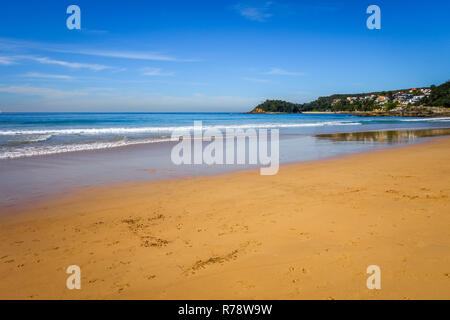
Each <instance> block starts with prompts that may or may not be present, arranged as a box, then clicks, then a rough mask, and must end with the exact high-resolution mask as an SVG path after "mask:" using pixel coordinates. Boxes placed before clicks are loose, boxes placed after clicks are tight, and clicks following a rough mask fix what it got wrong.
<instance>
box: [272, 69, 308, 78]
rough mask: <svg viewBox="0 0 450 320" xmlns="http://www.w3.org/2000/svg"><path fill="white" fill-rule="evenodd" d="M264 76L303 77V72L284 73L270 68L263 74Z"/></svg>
mask: <svg viewBox="0 0 450 320" xmlns="http://www.w3.org/2000/svg"><path fill="white" fill-rule="evenodd" d="M264 74H269V75H280V76H304V75H305V73H304V72H293V71H286V70H283V69H280V68H271V69H270V70H269V71H267V72H264Z"/></svg>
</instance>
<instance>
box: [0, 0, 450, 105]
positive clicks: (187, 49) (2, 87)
mask: <svg viewBox="0 0 450 320" xmlns="http://www.w3.org/2000/svg"><path fill="white" fill-rule="evenodd" d="M71 4H76V5H78V6H79V7H80V8H81V30H68V29H67V27H66V19H67V17H68V16H69V15H68V14H67V13H66V9H67V7H68V6H69V5H71ZM371 4H376V5H378V6H379V7H380V9H381V30H369V29H367V27H366V20H367V18H368V17H369V14H366V8H367V7H368V6H369V5H371ZM449 12H450V1H443V0H441V1H436V0H428V1H426V2H422V1H406V0H404V1H402V0H400V1H393V0H389V1H378V0H377V1H361V0H360V1H352V0H346V1H313V0H310V1H309V0H308V1H239V0H238V1H219V0H215V1H212V0H205V1H200V0H185V1H170V0H165V1H152V0H147V1H137V0H136V1H119V0H118V1H112V0H109V1H100V0H89V1H82V0H71V1H64V0H55V1H45V0H40V1H38V0H26V1H24V0H15V1H8V2H6V1H4V2H2V8H1V10H0V110H2V111H30V112H32V111H82V112H87V111H130V112H135V111H149V112H152V111H154V112H164V111H211V112H214V111H248V110H250V109H251V108H252V107H253V106H254V105H255V104H256V103H259V102H261V101H263V100H264V99H266V98H274V99H285V100H288V101H293V102H306V101H310V100H312V99H315V98H316V97H318V96H321V95H329V94H333V93H356V92H367V91H372V90H385V89H396V88H409V87H417V86H427V85H430V84H440V83H442V82H444V81H447V80H449V79H450V76H449V75H450V72H449V71H450V22H449V21H450V19H449V18H448V13H449Z"/></svg>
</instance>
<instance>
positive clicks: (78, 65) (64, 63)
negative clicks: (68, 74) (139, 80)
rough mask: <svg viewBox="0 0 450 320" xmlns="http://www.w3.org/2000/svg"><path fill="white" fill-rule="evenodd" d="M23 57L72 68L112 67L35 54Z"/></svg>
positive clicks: (94, 68)
mask: <svg viewBox="0 0 450 320" xmlns="http://www.w3.org/2000/svg"><path fill="white" fill-rule="evenodd" d="M21 58H24V59H29V60H33V61H37V62H39V63H42V64H55V65H59V66H63V67H68V68H72V69H82V68H85V69H91V70H94V71H101V70H105V69H109V68H110V67H108V66H105V65H101V64H89V63H80V62H69V61H63V60H55V59H51V58H47V57H35V56H21Z"/></svg>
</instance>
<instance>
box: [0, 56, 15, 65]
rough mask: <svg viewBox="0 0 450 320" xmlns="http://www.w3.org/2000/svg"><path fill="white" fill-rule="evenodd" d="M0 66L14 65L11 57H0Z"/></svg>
mask: <svg viewBox="0 0 450 320" xmlns="http://www.w3.org/2000/svg"><path fill="white" fill-rule="evenodd" d="M0 64H1V65H4V66H9V65H12V64H15V61H14V59H13V58H11V57H1V56H0Z"/></svg>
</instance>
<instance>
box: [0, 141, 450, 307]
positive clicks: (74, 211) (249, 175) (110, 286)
mask: <svg viewBox="0 0 450 320" xmlns="http://www.w3.org/2000/svg"><path fill="white" fill-rule="evenodd" d="M449 146H450V138H449V137H440V138H436V139H433V140H432V141H429V142H427V143H421V144H415V145H408V146H404V147H400V148H393V149H387V150H379V151H376V152H370V153H363V154H352V155H347V156H343V157H339V158H335V159H323V160H320V161H312V162H306V163H300V164H298V163H291V164H286V165H283V166H282V167H280V172H279V174H278V175H275V176H271V177H262V176H259V175H257V174H255V172H254V170H248V171H240V172H233V173H227V174H223V175H217V176H207V177H205V176H201V177H192V178H189V179H175V180H168V181H166V180H165V181H151V182H142V183H127V184H121V185H117V186H108V187H95V188H88V189H84V190H79V192H77V193H73V194H68V195H65V196H64V197H61V198H58V199H53V200H52V201H51V202H46V203H42V204H40V205H39V207H36V208H34V209H32V210H29V211H27V212H22V213H20V214H17V215H14V216H9V217H3V218H2V219H1V226H0V228H1V229H2V232H1V233H0V240H1V242H0V251H2V253H3V254H2V257H0V277H1V278H2V279H3V280H2V282H1V283H0V297H2V298H5V299H11V298H25V299H34V298H37V299H39V298H43V299H56V298H62V299H81V298H87V299H98V298H120V299H128V298H137V299H147V298H149V299H186V298H200V299H220V298H228V299H253V298H256V299H274V298H276V299H315V298H317V299H329V298H333V299H407V298H412V299H414V298H418V299H420V298H435V299H448V298H449V297H450V289H448V288H449V286H448V281H449V272H450V270H449V269H448V268H449V267H450V250H449V248H450V240H449V239H450V237H449V231H448V228H447V227H446V226H448V225H449V224H450V215H448V206H449V200H448V199H449V196H450V189H449V186H448V183H446V181H445V179H443V178H442V177H446V176H448V174H450V171H449V170H450V168H449V161H448V160H449V158H450V148H449ZM236 185H239V188H236ZM105 200H106V201H105ZM72 264H77V265H80V267H81V269H82V274H83V282H82V288H83V289H82V290H79V291H78V290H74V291H69V290H67V289H65V286H64V284H65V279H66V276H67V275H66V274H65V268H66V267H67V266H68V265H72ZM370 264H379V265H380V267H381V269H382V272H383V276H382V279H383V280H382V290H380V291H377V290H375V291H370V290H368V289H367V288H365V280H366V278H367V276H366V274H365V268H366V267H367V265H370ZM187 292H189V295H187Z"/></svg>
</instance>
